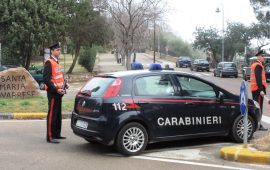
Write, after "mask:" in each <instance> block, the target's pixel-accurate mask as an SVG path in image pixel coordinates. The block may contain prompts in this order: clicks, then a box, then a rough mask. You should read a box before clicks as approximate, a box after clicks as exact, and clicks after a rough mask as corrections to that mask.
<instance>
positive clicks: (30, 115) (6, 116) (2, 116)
mask: <svg viewBox="0 0 270 170" xmlns="http://www.w3.org/2000/svg"><path fill="white" fill-rule="evenodd" d="M70 117H71V113H62V118H64V119H68V118H70ZM46 118H47V113H46V112H20V113H19V112H16V113H0V120H10V119H46Z"/></svg>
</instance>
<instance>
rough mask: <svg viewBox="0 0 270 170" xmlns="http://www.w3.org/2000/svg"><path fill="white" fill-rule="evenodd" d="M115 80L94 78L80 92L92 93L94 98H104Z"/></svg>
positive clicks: (111, 78)
mask: <svg viewBox="0 0 270 170" xmlns="http://www.w3.org/2000/svg"><path fill="white" fill-rule="evenodd" d="M114 80H115V78H113V77H94V78H92V79H91V80H90V81H88V82H87V83H86V85H85V86H84V87H83V88H82V89H81V91H80V92H84V91H90V92H91V96H92V97H102V96H103V95H104V93H105V92H106V90H107V88H108V87H109V86H110V84H111V83H112V82H113V81H114Z"/></svg>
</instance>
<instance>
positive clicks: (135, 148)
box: [116, 122, 148, 156]
mask: <svg viewBox="0 0 270 170" xmlns="http://www.w3.org/2000/svg"><path fill="white" fill-rule="evenodd" d="M147 143H148V134H147V131H146V130H145V128H144V127H143V126H142V125H141V124H139V123H136V122H132V123H128V124H127V125H125V126H124V127H123V128H122V129H121V130H120V132H119V133H118V135H117V139H116V148H117V150H118V151H119V152H120V153H122V154H124V155H127V156H131V155H138V154H140V153H141V152H142V151H143V150H144V149H145V147H146V145H147Z"/></svg>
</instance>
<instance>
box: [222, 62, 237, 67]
mask: <svg viewBox="0 0 270 170" xmlns="http://www.w3.org/2000/svg"><path fill="white" fill-rule="evenodd" d="M224 67H226V68H228V67H236V65H235V64H234V63H224Z"/></svg>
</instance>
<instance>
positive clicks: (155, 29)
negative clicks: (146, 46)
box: [153, 17, 156, 63]
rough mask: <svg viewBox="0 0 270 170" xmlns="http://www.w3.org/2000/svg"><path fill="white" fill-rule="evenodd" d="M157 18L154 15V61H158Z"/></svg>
mask: <svg viewBox="0 0 270 170" xmlns="http://www.w3.org/2000/svg"><path fill="white" fill-rule="evenodd" d="M155 47H156V18H155V17H154V47H153V48H154V60H153V62H154V63H156V49H155Z"/></svg>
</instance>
